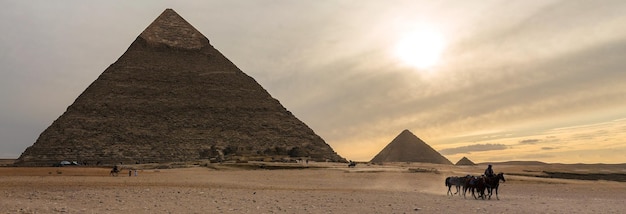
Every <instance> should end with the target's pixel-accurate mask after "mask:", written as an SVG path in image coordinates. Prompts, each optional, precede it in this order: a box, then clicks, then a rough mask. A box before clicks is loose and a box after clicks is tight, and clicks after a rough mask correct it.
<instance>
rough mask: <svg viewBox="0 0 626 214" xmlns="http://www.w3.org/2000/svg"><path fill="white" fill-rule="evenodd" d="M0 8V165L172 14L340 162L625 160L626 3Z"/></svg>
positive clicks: (492, 0) (279, 0) (488, 0)
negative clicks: (416, 146)
mask: <svg viewBox="0 0 626 214" xmlns="http://www.w3.org/2000/svg"><path fill="white" fill-rule="evenodd" d="M0 3H1V5H2V7H0V29H2V33H1V34H0V100H1V101H2V102H1V103H0V158H17V157H18V156H19V155H20V154H21V153H22V152H23V151H24V150H25V149H26V147H28V146H30V145H32V144H33V143H34V142H35V141H36V139H37V137H38V136H39V134H41V132H42V131H43V130H44V129H45V128H47V127H48V126H49V125H50V124H52V122H53V121H54V120H55V119H57V118H58V117H59V116H60V115H61V114H62V113H63V112H64V111H65V110H66V108H67V107H68V106H69V105H71V104H72V102H73V101H74V100H75V99H76V98H77V97H78V95H80V94H81V93H82V92H83V91H84V90H85V89H86V88H87V86H88V85H89V84H91V83H92V82H93V81H94V80H96V78H97V77H98V76H99V75H100V74H101V73H102V72H103V71H104V70H105V69H106V68H107V67H108V66H109V65H111V64H112V63H114V62H115V61H116V60H117V59H118V58H119V57H120V56H121V55H122V54H123V53H124V51H126V49H127V48H128V47H129V46H130V44H131V43H132V42H133V41H134V40H135V38H136V37H137V36H138V35H139V34H140V33H141V32H142V31H143V30H144V29H145V28H146V27H147V26H148V25H149V24H150V23H151V22H152V21H153V20H154V19H155V18H156V17H157V16H158V15H159V14H160V13H161V12H162V11H163V10H165V9H166V8H172V9H174V10H175V11H176V12H178V13H179V14H180V15H181V16H182V17H183V18H185V19H186V20H187V21H188V22H190V23H191V24H192V25H193V26H194V27H195V28H196V29H198V30H199V31H200V32H201V33H203V34H204V35H205V36H206V37H207V38H208V39H209V41H210V42H211V44H212V45H213V46H214V47H215V48H217V49H218V50H219V51H220V52H222V54H224V55H225V56H226V57H227V58H228V59H230V60H231V61H232V62H233V63H235V64H236V65H237V66H238V67H239V68H240V69H241V70H243V71H244V72H245V73H246V74H248V75H249V76H251V77H253V78H254V79H255V80H256V81H257V82H259V83H260V84H261V85H262V86H263V87H264V88H265V89H266V90H267V91H268V92H269V93H270V94H271V95H272V96H273V97H274V98H276V99H278V100H279V101H280V102H281V104H282V105H283V106H285V108H287V109H288V110H290V111H291V112H292V113H293V114H294V115H295V116H296V117H298V118H299V119H300V120H302V121H303V122H304V123H306V124H307V125H308V126H309V127H311V128H312V129H313V130H314V131H315V132H316V133H317V134H318V135H320V136H321V137H322V138H323V139H324V140H325V141H326V143H328V144H329V145H330V146H331V147H332V148H333V149H334V150H335V151H336V152H337V153H338V154H339V155H341V156H342V157H345V158H346V159H350V160H355V161H369V160H371V159H372V158H373V157H374V156H375V155H376V154H377V153H378V152H379V151H381V150H382V149H383V148H384V147H385V146H386V145H387V144H388V143H390V142H391V141H392V140H393V138H395V137H396V136H397V135H398V134H400V133H401V132H402V131H403V130H405V129H408V130H410V131H411V132H412V133H414V134H415V135H416V136H418V137H419V138H420V139H422V140H424V141H425V142H426V143H427V144H429V145H430V146H431V147H433V148H434V149H435V150H437V151H439V152H440V153H441V154H442V155H444V156H445V157H446V158H448V159H449V160H450V161H452V162H453V163H456V162H457V161H458V160H459V159H461V158H462V157H467V158H469V159H470V160H472V161H474V162H500V161H525V160H527V161H543V162H548V163H626V155H624V154H626V30H624V29H626V13H624V11H626V1H621V0H615V1H610V0H601V1H587V0H565V1H554V0H552V1H551V0H538V1H532V0H529V1H510V0H502V1H501V0H475V1H473V0H468V1H445V0H441V1H418V0H407V1H400V0H391V1H373V0H318V1H290V0H249V1H180V2H178V1H89V2H86V1H78V0H66V1H54V2H52V1H18V0H0Z"/></svg>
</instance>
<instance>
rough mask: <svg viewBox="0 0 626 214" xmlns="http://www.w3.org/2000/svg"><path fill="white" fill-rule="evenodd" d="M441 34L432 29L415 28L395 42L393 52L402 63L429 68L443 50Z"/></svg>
mask: <svg viewBox="0 0 626 214" xmlns="http://www.w3.org/2000/svg"><path fill="white" fill-rule="evenodd" d="M444 47H445V42H444V39H443V36H442V35H441V34H440V33H438V32H437V31H434V30H426V29H424V30H417V31H414V32H412V33H409V34H407V35H405V36H404V37H403V38H401V39H400V41H399V42H398V43H397V44H396V49H395V54H396V56H397V57H398V58H399V59H400V60H401V61H402V62H404V63H406V64H408V65H410V66H413V67H416V68H419V69H429V68H432V67H433V66H435V65H436V64H437V63H438V62H439V60H440V57H441V54H442V52H443V50H444Z"/></svg>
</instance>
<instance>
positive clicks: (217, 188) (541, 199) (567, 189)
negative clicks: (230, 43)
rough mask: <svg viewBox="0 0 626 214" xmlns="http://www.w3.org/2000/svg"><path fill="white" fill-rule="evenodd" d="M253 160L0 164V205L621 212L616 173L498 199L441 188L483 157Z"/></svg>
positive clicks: (16, 208)
mask: <svg viewBox="0 0 626 214" xmlns="http://www.w3.org/2000/svg"><path fill="white" fill-rule="evenodd" d="M256 166H257V165H255V164H249V165H248V166H245V167H243V168H247V169H242V167H231V166H229V165H226V164H224V165H209V167H200V166H192V167H190V168H177V169H140V170H139V171H138V176H134V174H133V176H131V177H129V176H128V172H127V171H123V173H121V174H120V175H119V176H118V177H111V176H109V175H108V173H109V169H107V168H84V167H61V168H19V167H0V199H1V200H0V212H1V213H52V212H69V213H277V212H281V213H465V212H470V213H474V212H481V213H484V212H492V213H494V212H495V213H505V212H506V213H621V212H623V210H625V209H626V205H623V199H624V198H626V183H624V182H614V181H585V180H571V179H551V178H540V177H532V176H525V175H511V176H506V178H507V182H506V183H503V184H502V186H501V187H500V194H499V195H500V200H495V198H492V200H475V199H473V198H470V197H468V198H465V199H464V198H463V197H462V196H447V195H446V191H447V189H446V187H445V186H444V178H445V177H447V176H450V175H463V174H467V173H470V174H478V173H479V172H480V171H481V170H482V167H483V166H480V165H479V166H467V167H465V166H464V167H456V166H446V165H436V164H387V165H383V166H380V165H370V166H368V165H364V164H361V165H357V167H356V168H347V167H346V166H345V165H344V164H327V163H311V164H310V165H309V166H310V168H306V169H302V165H299V164H286V165H284V166H283V167H282V168H290V167H292V168H294V169H281V170H267V169H258V170H251V168H252V169H255V167H256ZM133 167H135V168H141V167H142V166H133ZM533 167H537V166H533ZM551 167H554V166H551ZM256 168H258V167H256ZM495 168H496V171H504V172H507V171H509V172H512V173H513V174H515V173H518V174H521V173H524V172H527V171H529V170H528V169H527V168H525V167H524V166H495ZM529 168H532V167H530V166H529ZM533 170H541V169H539V168H532V170H530V171H533ZM561 170H562V171H566V170H570V169H567V167H562V168H561ZM494 197H495V196H494Z"/></svg>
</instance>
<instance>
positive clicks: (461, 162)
mask: <svg viewBox="0 0 626 214" xmlns="http://www.w3.org/2000/svg"><path fill="white" fill-rule="evenodd" d="M455 165H457V166H461V165H465V166H467V165H469V166H472V165H476V164H475V163H474V162H472V161H471V160H470V159H468V158H467V157H463V158H461V160H459V161H458V162H456V164H455Z"/></svg>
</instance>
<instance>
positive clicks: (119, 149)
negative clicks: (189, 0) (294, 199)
mask: <svg viewBox="0 0 626 214" xmlns="http://www.w3.org/2000/svg"><path fill="white" fill-rule="evenodd" d="M252 157H255V158H261V159H267V158H279V159H280V158H287V157H308V158H309V159H311V160H316V161H341V162H345V159H344V158H342V157H340V156H339V155H337V153H336V152H334V151H333V149H332V148H331V147H330V146H329V145H328V144H326V142H324V140H323V139H322V138H321V137H320V136H318V135H317V134H315V133H314V131H313V130H311V129H310V128H309V127H308V126H307V125H306V124H304V123H303V122H302V121H300V120H299V119H297V118H296V117H295V116H294V115H293V114H292V113H291V112H289V111H287V109H285V107H283V106H282V105H281V104H280V102H279V101H278V100H276V99H274V98H272V96H271V95H270V94H269V93H268V92H267V91H266V90H265V89H263V87H261V85H259V84H258V83H257V82H256V81H255V80H254V79H253V78H252V77H250V76H248V75H246V74H245V73H244V72H243V71H241V70H240V69H239V68H237V66H235V65H234V64H233V63H232V62H231V61H230V60H228V59H227V58H226V57H225V56H224V55H222V54H221V53H220V52H219V51H218V50H216V49H215V48H214V47H213V46H212V45H211V44H210V43H209V40H208V39H207V38H206V37H205V36H204V35H202V34H201V33H200V32H199V31H198V30H196V29H195V28H194V27H193V26H191V25H190V24H189V23H188V22H187V21H185V20H184V19H183V18H182V17H180V16H179V15H178V14H177V13H176V12H175V11H174V10H172V9H166V10H165V11H164V12H163V13H162V14H161V15H160V16H159V17H158V18H157V19H156V20H154V22H153V23H152V24H150V25H149V26H148V27H147V28H146V29H145V30H144V31H143V32H142V33H141V34H140V35H139V36H138V37H137V38H136V39H135V41H134V42H133V43H132V44H131V45H130V47H129V48H128V50H126V52H125V53H124V54H123V55H122V56H121V57H120V58H119V59H118V60H117V61H116V62H115V63H113V64H111V65H110V66H109V67H108V68H107V69H106V70H105V71H104V72H103V73H102V74H101V75H100V76H99V77H98V78H97V79H96V80H95V81H94V82H93V83H91V85H89V87H87V89H85V91H83V93H82V94H80V96H78V98H76V100H75V101H74V103H72V104H71V105H70V106H69V107H68V108H67V110H66V111H65V113H63V114H62V115H61V116H60V117H59V118H58V119H56V120H55V121H54V122H53V123H52V124H51V125H50V126H49V127H48V128H47V129H46V130H44V131H43V132H42V133H41V135H40V136H39V138H38V139H37V140H36V142H35V143H34V144H33V145H32V146H30V147H28V148H27V149H26V150H25V151H24V152H23V153H22V155H21V156H20V157H19V158H18V160H16V163H15V164H16V165H18V166H20V165H21V166H49V165H52V164H54V163H58V162H59V161H62V160H69V161H78V162H84V163H88V164H89V163H91V164H95V163H101V164H115V163H119V162H123V163H137V162H140V163H156V162H161V163H162V162H178V161H194V160H206V159H214V158H219V159H220V160H229V159H230V160H234V159H236V160H239V159H242V158H252Z"/></svg>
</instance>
